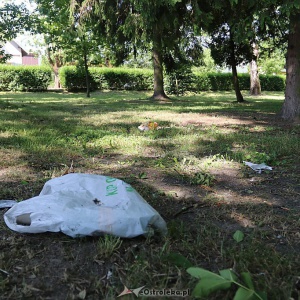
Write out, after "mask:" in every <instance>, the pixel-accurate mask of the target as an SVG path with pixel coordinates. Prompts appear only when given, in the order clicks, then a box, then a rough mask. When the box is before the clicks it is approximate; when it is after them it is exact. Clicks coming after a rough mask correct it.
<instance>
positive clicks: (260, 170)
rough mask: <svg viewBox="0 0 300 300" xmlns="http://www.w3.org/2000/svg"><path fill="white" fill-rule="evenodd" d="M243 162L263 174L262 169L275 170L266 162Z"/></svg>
mask: <svg viewBox="0 0 300 300" xmlns="http://www.w3.org/2000/svg"><path fill="white" fill-rule="evenodd" d="M243 163H244V164H245V165H246V166H248V167H250V168H251V169H252V170H253V171H255V172H257V173H259V174H261V172H262V170H270V171H272V170H273V169H272V167H270V166H267V165H266V164H254V163H252V162H248V161H244V162H243Z"/></svg>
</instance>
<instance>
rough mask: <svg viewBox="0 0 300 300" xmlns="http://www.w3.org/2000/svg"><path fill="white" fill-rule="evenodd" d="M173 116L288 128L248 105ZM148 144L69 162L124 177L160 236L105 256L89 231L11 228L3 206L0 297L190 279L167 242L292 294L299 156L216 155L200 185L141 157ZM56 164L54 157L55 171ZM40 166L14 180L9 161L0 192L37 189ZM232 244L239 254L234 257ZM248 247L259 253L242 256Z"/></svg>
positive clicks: (112, 291) (230, 125)
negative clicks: (239, 239)
mask: <svg viewBox="0 0 300 300" xmlns="http://www.w3.org/2000/svg"><path fill="white" fill-rule="evenodd" d="M172 117H173V116H172V115H170V118H172ZM166 119H167V117H166ZM199 120H200V121H199ZM176 122H177V123H178V126H198V127H199V128H205V127H206V126H211V124H214V125H215V126H216V127H217V128H218V127H220V128H222V130H223V131H224V132H226V131H227V132H230V131H232V130H235V126H238V128H241V127H243V126H247V128H248V129H249V128H250V130H251V128H252V129H253V130H254V131H255V130H256V131H258V130H264V126H274V127H276V128H278V130H286V129H289V125H287V124H284V123H282V124H279V123H278V122H275V119H274V115H264V114H258V113H256V114H249V113H247V114H243V113H241V114H239V115H237V114H232V115H231V114H228V113H227V114H214V113H212V114H205V115H204V114H199V115H194V117H193V118H190V114H188V113H186V114H185V113H182V114H181V116H180V119H177V120H176ZM297 134H299V133H297ZM237 147H238V145H237ZM152 150H153V149H151V148H149V149H148V152H146V153H143V154H141V156H142V157H143V159H144V160H140V159H137V160H136V161H132V157H127V156H125V155H122V154H113V155H109V154H104V155H102V156H99V157H96V158H95V159H94V161H93V164H94V165H93V167H88V166H87V164H86V162H85V159H84V158H82V157H78V158H77V159H76V158H75V159H74V165H73V167H74V171H75V172H86V173H95V174H105V175H110V176H112V177H118V178H120V179H123V180H125V181H127V182H129V183H131V184H132V186H133V187H134V188H135V189H136V190H137V191H138V192H140V193H141V195H142V196H143V197H144V198H145V199H146V200H147V201H148V202H149V203H150V204H151V205H152V206H153V207H154V208H155V209H156V210H157V211H158V212H159V213H160V214H161V215H162V216H163V217H164V218H165V220H166V221H167V223H168V227H169V236H168V238H167V239H164V238H161V237H158V236H155V237H152V238H148V239H146V238H144V237H139V238H135V239H131V240H123V243H122V245H121V247H120V248H119V249H118V250H117V251H115V252H114V254H112V255H109V256H106V255H105V254H103V251H102V250H101V249H102V248H101V247H102V246H101V245H99V238H92V237H87V238H83V239H76V240H75V239H71V238H68V237H66V236H64V235H63V234H59V233H58V234H55V233H45V234H36V235H25V234H19V233H15V232H12V231H10V230H9V229H8V228H7V227H6V225H5V223H4V221H3V218H2V215H3V214H4V213H5V211H6V210H1V211H0V214H1V219H0V249H1V252H0V269H1V270H0V291H1V294H0V299H58V300H60V299H116V296H117V295H118V294H120V293H121V292H122V290H123V288H124V286H123V285H124V284H125V285H127V286H128V287H129V288H137V287H140V286H143V285H147V286H148V287H151V288H162V287H168V288H171V287H172V288H177V289H186V288H190V289H192V288H193V287H194V285H195V282H194V281H193V280H191V278H190V277H189V276H188V275H187V274H186V272H185V271H184V268H177V267H175V264H174V263H173V262H172V261H171V262H170V261H167V262H165V261H164V255H163V254H164V253H167V252H168V251H170V252H178V253H181V254H183V255H184V256H186V257H187V258H188V259H190V260H191V261H192V262H193V263H194V264H195V265H201V266H202V267H204V268H209V269H210V270H212V271H216V270H218V269H222V268H229V267H235V265H236V264H238V267H237V271H238V272H240V271H243V270H245V269H246V270H249V271H251V273H252V275H253V277H254V279H255V280H256V282H257V284H258V286H259V288H263V287H266V288H267V290H272V288H273V286H274V285H276V287H277V288H278V290H281V291H282V294H278V292H277V294H275V295H272V296H271V298H270V299H284V298H283V297H284V296H283V295H287V294H291V295H293V296H294V297H295V298H294V299H296V296H297V293H298V291H297V288H296V287H295V283H296V282H297V280H296V277H297V276H299V275H300V262H299V253H300V252H299V251H300V229H299V213H300V162H299V159H298V160H297V161H291V160H286V161H283V162H282V163H280V162H279V163H278V165H277V166H275V167H274V168H273V170H272V171H268V172H263V173H262V174H257V173H255V172H254V171H252V170H251V169H250V168H248V167H246V166H243V165H241V164H239V163H236V162H233V161H231V162H230V161H228V160H226V159H223V158H222V157H216V158H215V161H217V164H212V167H208V170H209V172H210V174H211V175H213V176H214V180H213V182H212V184H211V185H210V186H207V185H201V184H193V185H192V184H190V181H189V179H187V177H186V175H185V174H183V173H180V171H178V170H177V171H176V170H175V169H171V170H170V169H164V168H161V169H158V168H154V167H151V165H150V164H145V163H144V162H145V161H147V160H151V161H159V158H160V156H159V154H157V153H156V152H155V151H154V150H153V151H152ZM7 155H8V156H9V151H8V152H7ZM3 159H8V160H9V157H5V158H3ZM188 167H190V166H187V168H188ZM22 168H24V171H26V168H27V167H26V166H20V167H19V169H18V170H17V171H19V172H22ZM66 170H67V169H66V168H64V167H62V166H61V174H62V173H63V172H65V171H66ZM15 171H16V170H15ZM42 172H43V168H42V166H41V167H40V170H38V167H37V168H36V172H31V176H32V177H31V179H28V180H27V183H24V184H19V185H18V186H16V182H15V181H14V180H13V176H12V174H14V170H12V169H11V168H7V169H5V168H3V169H0V188H1V189H2V195H3V190H7V199H9V198H11V197H12V193H11V190H13V191H14V193H15V195H16V196H15V197H18V196H19V195H22V196H23V197H24V199H26V198H30V197H32V196H33V195H37V194H38V192H39V191H40V190H41V188H42V186H43V182H42V181H40V180H39V177H40V174H42ZM61 174H56V175H61ZM130 175H131V176H130ZM237 229H239V230H242V231H243V232H245V233H246V235H247V237H246V239H245V244H244V246H243V245H242V246H241V248H239V249H238V247H239V245H236V244H233V242H232V241H231V240H232V234H233V233H234V232H235V230H237ZM250 245H251V246H250ZM247 247H249V253H248V252H247V251H248V250H247ZM226 249H228V251H227V250H226ZM250 251H252V252H255V251H257V253H256V254H255V253H254V254H253V253H252V254H250ZM233 253H234V254H233ZM238 253H240V255H241V256H242V254H243V255H244V258H241V257H240V258H239V256H238ZM270 253H273V254H274V256H272V255H270ZM251 255H252V256H251ZM255 256H260V257H261V259H258V260H257V261H253V263H252V262H251V261H249V260H252V259H253V257H255ZM271 256H272V257H271ZM287 256H292V257H293V258H294V264H295V265H294V269H292V266H291V265H290V264H288V263H285V259H286V257H287ZM277 260H278V261H277ZM246 261H248V264H247V263H246ZM268 265H272V267H274V266H278V269H277V270H274V273H275V274H276V275H275V276H277V277H278V278H277V279H278V280H277V281H276V282H269V280H271V279H270V278H272V280H273V275H272V274H270V273H271V270H269V269H268ZM285 265H286V266H287V268H288V269H289V271H290V274H289V279H288V282H287V281H284V280H283V278H284V276H285V275H284V272H287V271H286V270H285V267H284V266H285ZM243 268H245V269H243ZM280 277H281V278H280ZM295 295H296V296H295ZM277 296H278V298H276V297H277ZM225 298H228V299H230V298H232V293H231V294H230V293H229V294H222V298H219V299H225ZM120 299H134V297H133V296H132V297H131V298H130V296H124V297H123V298H122V297H121V298H120ZM153 299H155V298H153ZM174 299H175V298H174ZM210 299H214V298H210ZM216 299H218V296H216Z"/></svg>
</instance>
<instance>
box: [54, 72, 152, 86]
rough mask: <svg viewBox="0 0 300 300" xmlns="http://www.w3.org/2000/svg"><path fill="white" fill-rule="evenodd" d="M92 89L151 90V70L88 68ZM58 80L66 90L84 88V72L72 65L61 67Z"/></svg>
mask: <svg viewBox="0 0 300 300" xmlns="http://www.w3.org/2000/svg"><path fill="white" fill-rule="evenodd" d="M89 74H90V87H91V89H92V90H95V89H99V90H103V89H109V90H122V89H132V90H151V89H152V88H153V71H151V70H148V69H127V68H97V67H92V68H89ZM59 77H60V82H61V84H62V86H63V87H65V88H66V89H67V90H68V91H77V90H82V89H84V88H86V80H85V72H84V70H83V69H78V68H76V67H74V66H67V67H62V68H61V69H60V71H59Z"/></svg>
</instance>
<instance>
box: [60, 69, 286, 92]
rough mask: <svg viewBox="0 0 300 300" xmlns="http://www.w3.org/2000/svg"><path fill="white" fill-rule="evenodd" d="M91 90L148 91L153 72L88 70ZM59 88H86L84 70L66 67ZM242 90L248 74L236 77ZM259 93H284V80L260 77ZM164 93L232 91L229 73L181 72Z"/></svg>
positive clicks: (169, 79) (168, 81)
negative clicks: (263, 91)
mask: <svg viewBox="0 0 300 300" xmlns="http://www.w3.org/2000/svg"><path fill="white" fill-rule="evenodd" d="M89 73H90V82H91V89H92V90H95V89H99V90H103V89H109V90H124V89H127V90H138V91H139V90H151V89H152V88H153V72H152V71H151V70H149V69H129V68H106V67H103V68H100V67H92V68H89ZM60 80H61V83H62V86H63V87H65V88H67V89H68V90H69V91H78V90H82V89H85V88H86V82H85V74H84V71H83V69H79V68H76V67H74V66H66V67H62V68H61V69H60ZM239 81H240V88H241V90H249V89H250V76H249V74H239ZM260 81H261V86H262V89H263V90H265V91H283V90H284V88H285V76H282V75H261V76H260ZM165 88H166V91H167V92H168V93H170V94H174V95H183V94H185V93H186V92H188V91H191V92H197V91H209V90H211V91H230V90H232V89H233V84H232V74H231V73H199V72H193V73H192V72H191V71H190V70H189V69H188V68H182V69H180V70H176V71H174V72H171V73H170V74H168V76H167V77H166V81H165Z"/></svg>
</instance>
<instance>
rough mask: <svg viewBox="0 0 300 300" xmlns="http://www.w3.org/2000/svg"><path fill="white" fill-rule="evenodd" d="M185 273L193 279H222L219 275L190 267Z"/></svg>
mask: <svg viewBox="0 0 300 300" xmlns="http://www.w3.org/2000/svg"><path fill="white" fill-rule="evenodd" d="M186 271H187V272H188V273H189V274H190V275H192V276H193V277H196V278H205V277H212V278H214V277H219V278H222V277H221V276H220V275H218V274H215V273H213V272H210V271H208V270H205V269H202V268H196V267H191V268H188V269H187V270H186Z"/></svg>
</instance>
